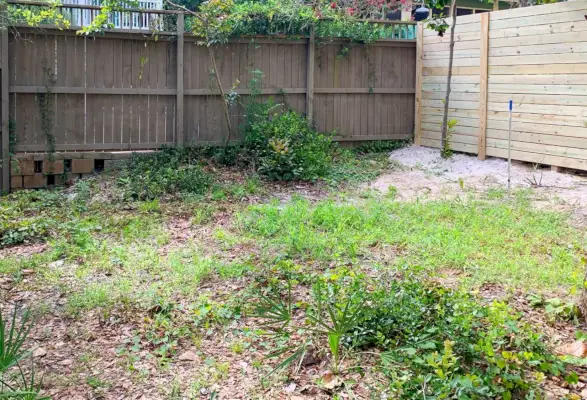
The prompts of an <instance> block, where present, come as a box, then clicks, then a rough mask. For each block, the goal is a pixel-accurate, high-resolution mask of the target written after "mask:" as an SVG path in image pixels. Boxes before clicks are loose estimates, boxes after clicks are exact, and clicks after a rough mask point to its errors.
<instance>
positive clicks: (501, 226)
mask: <svg viewBox="0 0 587 400" xmlns="http://www.w3.org/2000/svg"><path fill="white" fill-rule="evenodd" d="M240 226H241V228H242V232H243V233H245V234H247V235H248V236H250V237H252V238H254V239H264V240H265V241H266V242H267V243H268V244H269V245H271V246H272V248H273V250H274V251H275V252H284V253H286V254H287V255H288V256H291V257H299V258H302V259H318V260H322V261H329V260H341V259H349V258H350V259H357V258H369V257H370V255H371V253H373V252H381V253H388V252H394V253H397V255H396V257H395V261H394V262H395V263H396V264H397V265H411V266H419V267H423V268H426V269H429V270H442V269H447V268H449V269H458V270H461V271H463V272H465V273H466V275H468V276H470V279H471V280H472V281H473V282H476V283H481V282H485V281H493V282H503V283H508V284H514V285H522V286H526V287H539V288H544V289H545V288H553V287H556V286H558V285H564V286H568V285H573V284H576V283H578V282H579V281H580V278H581V272H582V268H581V265H580V257H579V255H580V249H581V247H582V246H583V245H584V244H585V237H584V236H583V235H581V233H580V232H579V231H577V230H575V229H572V228H570V227H569V226H568V225H567V224H566V220H565V216H564V215H561V214H559V213H552V212H546V211H543V210H540V211H538V210H532V209H531V208H530V207H528V206H527V204H526V203H525V202H524V201H521V200H520V201H518V202H516V203H513V204H511V203H510V204H506V203H495V202H486V201H474V200H470V201H450V200H446V201H433V202H427V203H420V202H413V203H401V202H395V201H392V200H389V199H382V198H376V199H370V200H366V201H364V202H362V203H360V204H339V203H336V202H333V201H321V202H319V203H318V204H316V205H315V206H314V205H311V204H310V203H309V202H308V201H305V200H294V201H292V202H290V203H288V204H286V205H285V206H282V205H280V204H278V203H272V204H266V205H260V206H254V207H251V208H249V209H248V211H246V212H245V213H243V214H241V215H240Z"/></svg>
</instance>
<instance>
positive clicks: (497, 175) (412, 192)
mask: <svg viewBox="0 0 587 400" xmlns="http://www.w3.org/2000/svg"><path fill="white" fill-rule="evenodd" d="M390 159H391V161H392V162H394V163H396V164H399V165H400V168H396V169H395V170H393V171H390V172H389V173H387V174H384V175H381V176H380V177H379V178H378V179H377V180H376V181H375V182H373V183H372V184H371V185H370V187H371V188H373V189H377V190H381V191H384V192H387V191H389V190H390V187H395V190H396V191H397V198H398V199H400V200H414V199H423V200H424V199H439V198H452V197H455V196H463V195H470V194H471V193H473V194H480V195H483V194H487V193H488V191H490V190H492V189H503V190H505V189H506V188H507V179H508V172H507V171H508V165H507V164H508V163H507V160H504V159H500V158H488V159H487V160H485V161H481V160H479V159H477V157H475V156H472V155H468V154H454V156H453V157H452V158H451V159H449V160H444V159H442V158H441V157H440V151H439V150H438V149H431V148H427V147H416V146H410V147H405V148H402V149H398V150H396V151H394V152H392V153H391V155H390ZM511 185H512V187H513V188H517V189H519V188H532V189H533V193H534V198H535V200H536V203H537V204H538V206H540V207H548V208H556V209H562V210H570V211H572V212H573V214H574V217H576V218H577V219H578V220H580V221H583V222H581V223H582V224H584V223H587V174H585V173H582V172H565V171H563V172H554V171H551V170H550V168H544V167H541V166H536V165H533V164H529V163H522V162H513V163H512V168H511ZM391 190H394V189H391Z"/></svg>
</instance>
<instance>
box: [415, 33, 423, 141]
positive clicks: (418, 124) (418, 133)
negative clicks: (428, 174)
mask: <svg viewBox="0 0 587 400" xmlns="http://www.w3.org/2000/svg"><path fill="white" fill-rule="evenodd" d="M423 49H424V24H423V23H422V22H419V23H418V29H417V34H416V101H415V104H416V110H415V113H414V118H415V127H414V144H415V145H416V146H420V145H421V141H422V57H423Z"/></svg>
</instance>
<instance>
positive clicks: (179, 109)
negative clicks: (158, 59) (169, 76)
mask: <svg viewBox="0 0 587 400" xmlns="http://www.w3.org/2000/svg"><path fill="white" fill-rule="evenodd" d="M184 29H185V27H184V14H183V13H182V14H177V97H176V110H175V117H176V121H175V125H176V135H177V136H176V137H175V143H176V144H177V146H182V145H183V139H184V135H185V132H184V129H183V45H184Z"/></svg>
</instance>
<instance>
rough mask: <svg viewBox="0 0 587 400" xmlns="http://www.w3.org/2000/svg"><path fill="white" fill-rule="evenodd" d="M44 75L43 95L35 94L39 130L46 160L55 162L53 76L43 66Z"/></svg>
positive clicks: (48, 69)
mask: <svg viewBox="0 0 587 400" xmlns="http://www.w3.org/2000/svg"><path fill="white" fill-rule="evenodd" d="M43 71H44V73H45V79H46V82H45V93H37V102H38V104H39V111H40V114H41V130H42V131H43V134H44V135H45V138H46V140H47V159H48V160H49V161H54V160H55V136H54V135H53V122H54V118H53V117H54V115H53V96H52V90H51V89H52V87H53V85H54V84H55V75H54V74H53V73H52V71H51V68H49V67H47V66H46V65H44V66H43Z"/></svg>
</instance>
